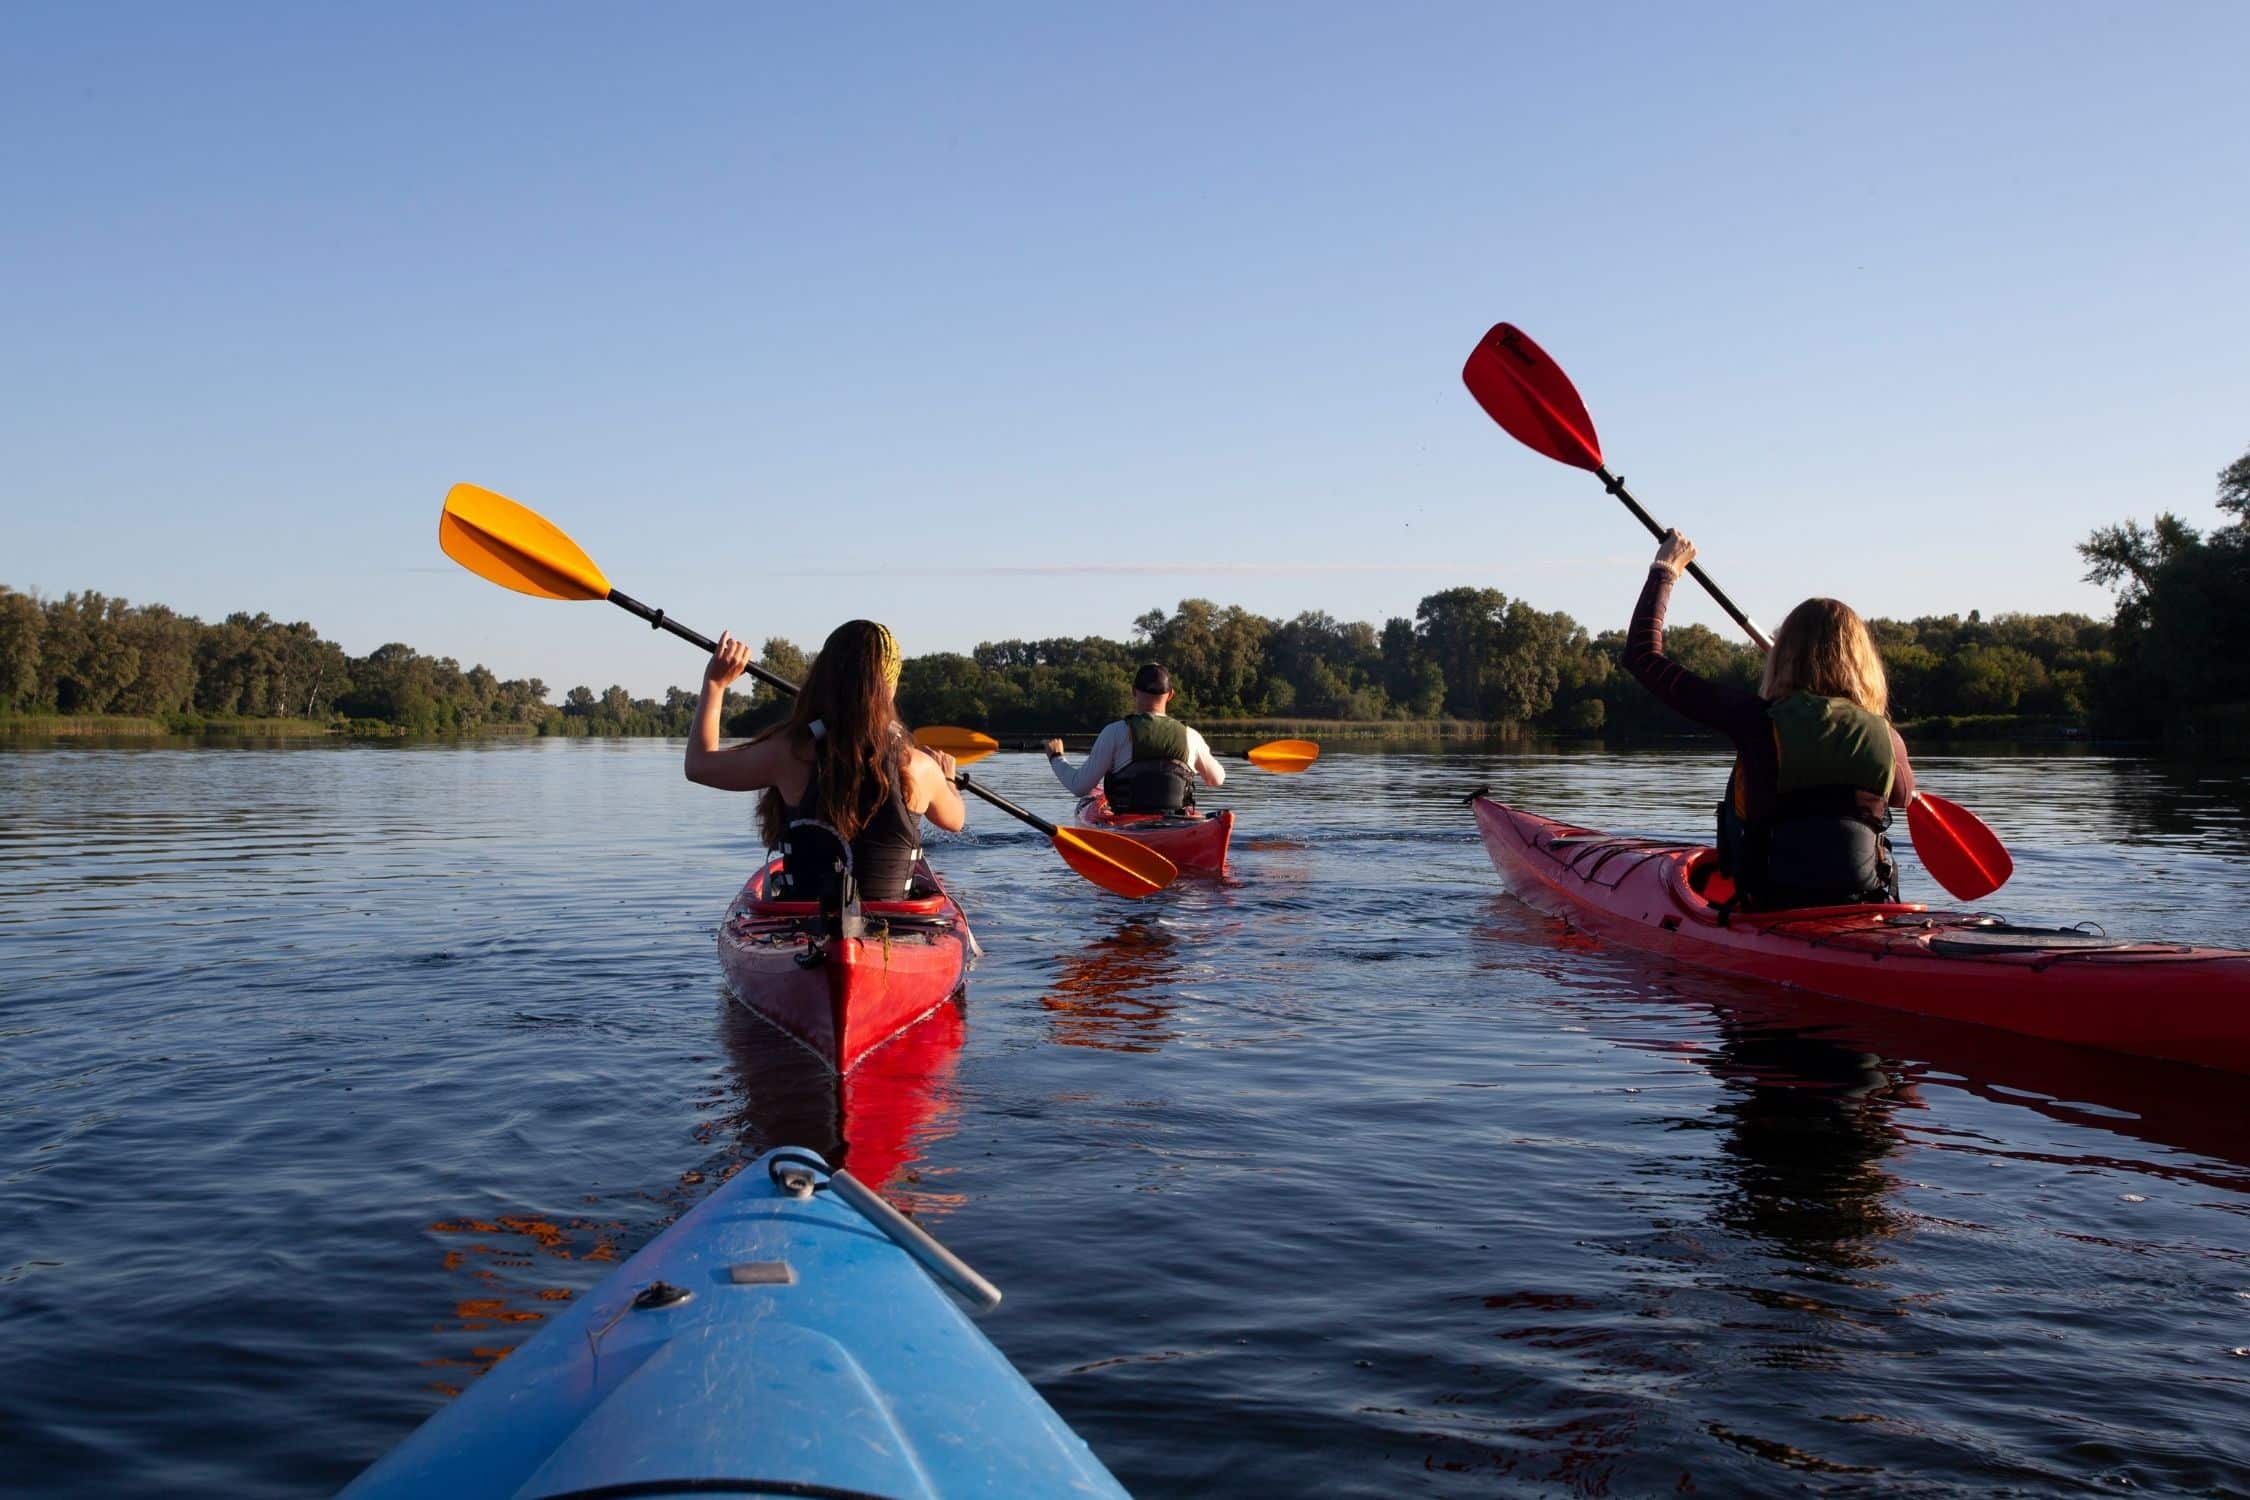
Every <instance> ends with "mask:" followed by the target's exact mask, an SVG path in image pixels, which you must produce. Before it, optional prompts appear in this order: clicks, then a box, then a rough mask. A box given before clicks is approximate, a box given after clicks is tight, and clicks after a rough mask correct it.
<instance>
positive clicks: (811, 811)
mask: <svg viewBox="0 0 2250 1500" xmlns="http://www.w3.org/2000/svg"><path fill="white" fill-rule="evenodd" d="M819 807H820V769H819V768H818V767H817V766H816V767H814V769H813V773H812V775H811V776H810V777H809V778H807V779H806V781H805V794H804V796H803V797H801V798H799V799H798V800H797V801H795V802H787V801H784V802H783V803H782V814H783V816H784V818H785V819H786V830H787V831H786V832H784V833H783V835H782V838H781V851H780V853H781V872H780V874H779V875H778V876H776V877H775V879H774V882H773V889H772V890H771V891H770V892H769V894H770V895H771V896H772V898H773V899H774V900H777V901H820V902H823V903H824V904H833V903H835V902H836V901H838V900H839V899H841V900H842V901H843V902H845V903H847V904H848V902H849V900H850V899H851V897H852V896H853V895H856V896H857V897H858V899H860V900H865V901H901V900H904V899H905V897H906V892H907V887H908V885H910V884H911V883H912V882H913V879H914V866H915V865H916V864H917V863H918V862H919V861H920V860H921V858H922V820H921V818H920V817H918V816H917V815H916V814H915V813H913V812H912V811H910V810H909V809H908V808H907V805H906V772H905V770H904V768H903V767H902V768H901V769H900V770H899V771H898V772H897V773H896V778H895V780H894V781H893V782H892V785H891V794H890V796H888V797H887V798H885V799H884V803H883V805H882V806H880V807H877V808H874V809H872V810H871V811H870V813H869V816H868V818H867V820H866V822H865V823H864V824H862V825H861V827H860V830H859V833H858V835H857V836H856V837H854V838H853V839H851V840H850V841H849V842H848V843H847V842H846V841H845V840H844V838H843V837H842V836H841V835H839V834H838V833H837V831H836V830H835V828H834V827H832V826H830V825H829V824H828V823H826V822H823V821H822V820H821V817H820V813H819ZM839 888H842V889H843V891H844V892H845V894H844V895H843V896H842V897H841V898H839V897H838V895H837V892H838V889H839Z"/></svg>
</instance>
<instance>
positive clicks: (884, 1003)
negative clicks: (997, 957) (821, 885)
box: [719, 860, 972, 1073]
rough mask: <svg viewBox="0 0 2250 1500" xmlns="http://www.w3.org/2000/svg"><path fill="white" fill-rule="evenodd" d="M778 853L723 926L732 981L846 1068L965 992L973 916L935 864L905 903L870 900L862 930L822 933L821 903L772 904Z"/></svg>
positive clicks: (724, 959) (722, 945)
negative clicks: (768, 890)
mask: <svg viewBox="0 0 2250 1500" xmlns="http://www.w3.org/2000/svg"><path fill="white" fill-rule="evenodd" d="M780 868H781V862H780V861H779V860H775V861H774V862H773V863H771V864H769V865H767V866H766V867H765V868H764V869H763V870H760V871H759V872H758V873H757V874H756V875H754V876H752V877H751V878H750V883H749V884H748V885H745V886H744V887H743V888H742V894H741V895H739V896H737V897H735V898H734V904H733V905H732V906H730V907H728V908H727V916H726V920H725V921H724V922H722V923H720V924H719V961H720V962H721V963H722V964H724V965H725V966H726V972H727V986H728V988H730V989H732V990H733V991H734V996H735V998H736V999H737V1000H740V1001H741V1002H742V1003H743V1004H744V1005H746V1006H748V1007H749V1008H750V1009H752V1010H754V1011H756V1012H758V1014H760V1015H762V1016H764V1017H765V1018H766V1019H767V1020H769V1021H771V1022H773V1023H774V1024H775V1025H776V1026H779V1027H780V1028H781V1029H782V1030H783V1031H786V1032H787V1033H789V1035H791V1036H792V1037H795V1038H796V1039H797V1040H798V1041H800V1042H802V1043H804V1045H805V1046H806V1047H807V1048H808V1049H810V1050H811V1052H812V1053H813V1054H814V1055H815V1056H816V1057H818V1058H820V1059H821V1060H822V1061H823V1062H826V1063H827V1064H828V1065H829V1066H830V1067H832V1068H834V1069H835V1070H836V1071H837V1072H839V1073H848V1072H850V1071H851V1070H852V1069H853V1068H855V1067H857V1066H858V1065H859V1063H860V1062H861V1061H862V1060H863V1059H865V1058H866V1056H867V1055H868V1054H869V1053H870V1052H873V1051H874V1050H875V1049H876V1048H878V1047H880V1046H882V1045H883V1044H884V1043H885V1042H887V1041H889V1040H890V1039H891V1038H892V1037H895V1036H897V1035H898V1034H899V1033H900V1032H902V1031H904V1030H906V1029H907V1028H908V1027H909V1026H912V1025H914V1024H915V1023H916V1022H918V1021H922V1020H925V1019H927V1018H928V1017H929V1016H930V1015H932V1014H933V1013H935V1012H936V1011H937V1010H938V1009H939V1008H940V1007H941V1006H943V1005H944V1004H945V1003H946V1002H947V1001H948V1000H951V999H952V998H953V996H954V995H955V994H956V993H958V992H959V991H960V989H961V982H962V978H963V976H964V975H966V974H967V972H968V967H969V952H970V945H971V942H972V939H971V938H970V936H969V924H968V919H967V918H966V917H964V916H963V915H962V913H961V908H960V907H959V906H958V905H956V904H955V903H954V900H953V898H952V897H951V896H948V895H947V894H946V893H945V887H943V886H942V885H940V884H938V880H937V876H936V875H934V874H932V873H931V871H930V869H929V867H928V866H927V865H923V866H920V867H918V868H917V869H916V870H915V874H914V885H913V890H912V893H911V894H910V895H909V897H908V899H906V900H904V901H870V902H867V903H866V904H865V916H866V922H867V930H866V933H865V935H864V936H861V937H820V936H818V935H817V934H816V932H815V927H816V925H817V918H818V917H819V914H820V912H819V907H818V905H817V903H815V902H811V901H768V900H766V899H765V887H766V882H767V881H769V880H771V879H772V878H773V876H774V874H775V873H776V872H777V871H778V870H779V869H780Z"/></svg>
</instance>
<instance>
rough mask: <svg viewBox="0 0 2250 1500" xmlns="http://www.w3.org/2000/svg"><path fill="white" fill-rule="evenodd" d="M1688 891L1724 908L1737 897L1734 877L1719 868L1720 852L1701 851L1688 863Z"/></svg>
mask: <svg viewBox="0 0 2250 1500" xmlns="http://www.w3.org/2000/svg"><path fill="white" fill-rule="evenodd" d="M1687 879H1688V889H1689V890H1692V891H1694V892H1695V893H1696V894H1697V895H1698V896H1701V897H1702V898H1703V899H1704V900H1706V901H1708V902H1710V903H1711V904H1712V905H1713V906H1724V905H1726V904H1727V903H1728V902H1729V901H1732V900H1733V899H1734V897H1735V890H1734V877H1732V876H1731V875H1729V874H1727V873H1726V871H1724V870H1722V869H1720V868H1719V851H1718V850H1716V849H1700V850H1697V851H1696V854H1695V857H1694V858H1693V859H1690V860H1689V861H1688V871H1687Z"/></svg>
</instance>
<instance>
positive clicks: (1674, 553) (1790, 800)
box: [1622, 531, 1914, 910]
mask: <svg viewBox="0 0 2250 1500" xmlns="http://www.w3.org/2000/svg"><path fill="white" fill-rule="evenodd" d="M1694 560H1695V544H1694V543H1693V542H1691V541H1689V540H1688V539H1687V538H1686V537H1684V536H1682V535H1680V534H1679V533H1678V532H1677V531H1672V532H1667V533H1666V534H1665V537H1664V540H1663V542H1662V544H1661V545H1659V546H1658V547H1657V549H1656V561H1655V562H1654V563H1652V564H1651V565H1650V567H1649V573H1648V582H1647V583H1646V584H1645V585H1644V586H1643V587H1642V589H1641V598H1640V603H1639V604H1638V605H1637V606H1635V608H1634V610H1633V624H1632V629H1631V630H1630V631H1629V632H1628V633H1627V635H1626V638H1625V652H1624V657H1623V662H1622V664H1623V666H1624V668H1625V670H1626V671H1628V672H1630V673H1632V674H1633V676H1634V677H1636V678H1638V679H1639V680H1640V682H1641V685H1642V686H1643V687H1646V688H1647V689H1648V690H1649V691H1650V692H1652V693H1654V694H1656V696H1657V697H1659V698H1661V699H1663V700H1664V701H1665V702H1666V703H1667V704H1669V705H1671V706H1672V707H1673V708H1675V709H1678V710H1679V711H1680V712H1681V713H1683V714H1686V715H1687V716H1688V717H1689V718H1691V719H1693V720H1695V721H1696V722H1697V723H1699V724H1705V725H1708V726H1710V727H1711V728H1713V729H1716V730H1718V731H1719V732H1720V733H1721V734H1723V735H1725V736H1726V737H1727V738H1728V739H1730V740H1732V741H1733V742H1734V752H1735V761H1734V773H1733V775H1731V776H1730V777H1729V778H1728V780H1727V795H1726V798H1725V800H1723V801H1722V802H1720V804H1719V868H1720V871H1721V873H1723V874H1724V875H1726V876H1727V877H1728V878H1729V880H1731V881H1732V883H1733V895H1732V897H1731V898H1730V899H1731V900H1732V901H1734V902H1737V903H1739V904H1741V905H1743V906H1746V907H1753V908H1761V909H1765V910H1773V909H1777V908H1790V907H1806V906H1841V905H1847V904H1851V903H1856V902H1862V901H1895V900H1897V899H1898V870H1897V867H1896V865H1895V864H1893V862H1892V859H1891V846H1890V840H1889V839H1888V838H1886V837H1885V833H1886V831H1887V830H1888V829H1889V828H1890V825H1891V814H1890V810H1891V809H1892V808H1894V807H1904V806H1906V805H1907V804H1908V803H1909V802H1911V801H1913V800H1914V768H1913V767H1912V766H1911V765H1909V764H1908V763H1907V759H1906V744H1905V742H1904V741H1903V740H1901V739H1900V738H1899V736H1898V731H1897V730H1896V729H1893V728H1892V727H1891V722H1890V719H1889V718H1888V717H1887V715H1888V714H1889V711H1890V687H1889V684H1888V682H1887V681H1886V679H1885V678H1884V675H1883V658H1882V656H1881V655H1880V654H1879V653H1878V652H1877V651H1876V649H1875V641H1874V638H1873V637H1872V636H1871V635H1869V634H1868V631H1867V626H1866V623H1865V622H1864V621H1862V620H1861V619H1860V617H1859V616H1858V615H1857V614H1854V613H1853V612H1852V609H1851V606H1849V605H1847V604H1843V603H1841V602H1839V601H1837V600H1834V599H1807V600H1806V601H1805V602H1804V603H1802V604H1800V605H1798V606H1797V607H1796V608H1795V609H1793V610H1791V611H1790V612H1789V618H1788V619H1786V620H1784V621H1782V622H1781V628H1780V629H1779V630H1777V631H1775V632H1774V637H1773V649H1772V650H1771V651H1770V652H1768V653H1767V655H1766V667H1765V674H1764V675H1763V677H1761V678H1760V679H1759V682H1758V689H1757V691H1756V692H1750V691H1748V690H1746V689H1743V688H1739V687H1734V686H1732V685H1730V684H1727V683H1723V682H1713V681H1711V680H1710V679H1708V678H1705V677H1699V676H1697V675H1696V674H1695V673H1693V672H1691V671H1689V670H1688V669H1687V668H1686V667H1684V666H1682V665H1680V664H1679V663H1678V662H1676V661H1674V660H1672V659H1671V658H1670V657H1668V656H1666V655H1665V654H1664V609H1665V605H1666V604H1667V603H1668V602H1669V601H1670V599H1671V596H1672V585H1673V584H1674V583H1675V582H1677V581H1678V580H1679V576H1680V574H1681V573H1682V572H1684V571H1685V570H1686V568H1687V565H1688V564H1689V563H1690V562H1692V561H1694Z"/></svg>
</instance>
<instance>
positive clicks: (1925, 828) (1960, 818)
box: [1906, 792, 2016, 901]
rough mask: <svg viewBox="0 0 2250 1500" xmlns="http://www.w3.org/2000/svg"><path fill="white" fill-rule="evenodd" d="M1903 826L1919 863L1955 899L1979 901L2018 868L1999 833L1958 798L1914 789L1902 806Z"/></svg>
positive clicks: (2005, 880) (1996, 888)
mask: <svg viewBox="0 0 2250 1500" xmlns="http://www.w3.org/2000/svg"><path fill="white" fill-rule="evenodd" d="M1906 826H1907V830H1908V831H1909V832H1910V833H1912V834H1913V835H1914V852H1915V853H1916V854H1918V855H1920V856H1921V857H1922V866H1923V868H1924V869H1926V870H1928V871H1929V872H1930V878H1931V879H1933V880H1935V881H1936V882H1937V883H1938V884H1939V885H1942V886H1944V887H1945V889H1946V890H1947V892H1948V893H1950V894H1951V895H1952V897H1953V898H1954V899H1955V900H1956V901H1978V900H1982V899H1983V898H1984V897H1986V896H1989V895H1991V894H1992V893H1993V892H1994V891H1996V890H1998V889H2000V887H2002V886H2004V885H2006V884H2007V883H2008V877H2009V876H2010V875H2013V874H2014V873H2015V872H2016V862H2015V860H2014V859H2013V858H2012V857H2011V856H2010V855H2009V853H2008V850H2007V848H2006V846H2005V845H2003V844H2002V843H2001V842H2000V836H1999V835H1998V834H1996V833H1994V832H1993V831H1992V830H1991V829H1990V828H1987V827H1986V826H1985V825H1984V820H1983V819H1981V818H1979V817H1978V816H1977V815H1976V814H1975V813H1973V812H1970V811H1969V810H1968V809H1967V808H1965V807H1962V806H1961V805H1959V804H1958V803H1953V802H1948V801H1946V800H1945V799H1944V798H1943V797H1933V796H1931V795H1930V794H1929V793H1928V792H1922V793H1918V794H1917V795H1916V796H1915V798H1914V803H1913V805H1912V806H1910V807H1909V808H1907V810H1906Z"/></svg>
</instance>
